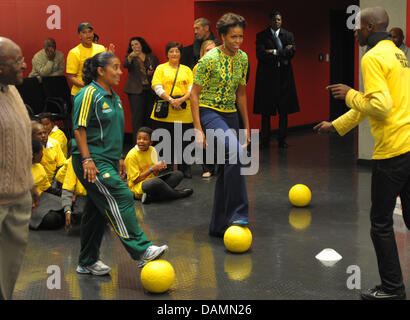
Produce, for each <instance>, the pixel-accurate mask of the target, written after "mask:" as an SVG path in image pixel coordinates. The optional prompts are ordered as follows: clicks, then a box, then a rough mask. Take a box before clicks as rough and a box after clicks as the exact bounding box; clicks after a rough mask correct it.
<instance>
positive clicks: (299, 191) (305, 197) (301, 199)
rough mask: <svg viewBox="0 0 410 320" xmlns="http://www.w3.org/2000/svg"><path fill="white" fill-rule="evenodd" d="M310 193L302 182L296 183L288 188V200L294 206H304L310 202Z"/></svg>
mask: <svg viewBox="0 0 410 320" xmlns="http://www.w3.org/2000/svg"><path fill="white" fill-rule="evenodd" d="M311 199H312V193H311V192H310V189H309V188H308V187H307V186H305V185H304V184H296V185H294V186H293V187H292V188H291V189H290V190H289V200H290V202H291V203H292V204H293V205H294V206H296V207H305V206H307V205H308V204H309V203H310V200H311Z"/></svg>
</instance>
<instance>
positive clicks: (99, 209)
mask: <svg viewBox="0 0 410 320" xmlns="http://www.w3.org/2000/svg"><path fill="white" fill-rule="evenodd" d="M93 160H94V163H95V165H96V167H97V169H98V171H99V174H97V180H96V181H95V183H90V182H88V181H87V180H84V171H83V166H82V163H81V156H80V155H75V154H74V155H73V168H74V171H75V174H76V175H77V177H78V179H79V180H80V181H81V183H82V184H83V186H84V188H85V189H86V190H87V204H86V206H85V209H84V212H83V216H82V218H81V229H80V238H81V251H80V257H79V265H80V266H82V267H86V266H89V265H92V264H94V263H95V262H96V261H98V260H99V252H100V246H101V241H102V237H103V234H104V228H105V225H106V222H107V221H108V222H109V223H110V224H111V226H112V227H113V229H114V230H115V233H116V234H117V236H118V237H119V239H120V240H121V242H122V244H123V245H124V247H125V249H126V250H127V251H128V253H129V254H130V256H131V257H132V259H134V260H139V259H140V258H141V256H142V255H143V254H144V252H145V250H146V249H147V248H148V247H149V246H150V245H152V242H151V241H149V240H148V239H147V238H146V236H145V234H144V232H143V231H142V229H141V228H140V226H139V225H138V219H137V216H136V213H135V209H134V197H133V194H132V192H131V191H130V190H129V189H128V186H127V185H126V183H125V182H124V181H122V180H121V178H120V176H119V173H118V170H119V163H118V161H110V160H107V159H99V158H95V157H93Z"/></svg>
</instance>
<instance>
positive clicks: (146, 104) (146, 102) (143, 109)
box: [128, 89, 154, 144]
mask: <svg viewBox="0 0 410 320" xmlns="http://www.w3.org/2000/svg"><path fill="white" fill-rule="evenodd" d="M128 100H129V102H130V110H131V121H132V142H133V144H135V143H136V139H137V137H136V135H137V131H138V129H139V128H141V127H143V126H148V123H149V121H148V120H149V117H150V115H151V112H152V107H153V104H154V95H153V93H152V90H151V89H149V90H143V91H142V93H141V94H128Z"/></svg>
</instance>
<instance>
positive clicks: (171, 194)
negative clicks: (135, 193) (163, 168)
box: [141, 171, 184, 201]
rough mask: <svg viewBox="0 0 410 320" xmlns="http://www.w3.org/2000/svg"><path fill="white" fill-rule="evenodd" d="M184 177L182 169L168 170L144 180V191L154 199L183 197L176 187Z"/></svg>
mask: <svg viewBox="0 0 410 320" xmlns="http://www.w3.org/2000/svg"><path fill="white" fill-rule="evenodd" d="M183 178H184V174H183V173H182V172H181V171H171V172H167V173H165V174H163V175H161V176H158V177H156V178H153V179H149V180H147V181H144V182H143V183H142V185H141V187H142V191H144V192H145V193H147V194H148V195H149V196H150V197H151V199H152V200H154V201H164V200H174V199H179V198H181V193H180V192H179V191H177V190H175V187H176V186H177V185H178V184H179V183H180V182H181V180H182V179H183Z"/></svg>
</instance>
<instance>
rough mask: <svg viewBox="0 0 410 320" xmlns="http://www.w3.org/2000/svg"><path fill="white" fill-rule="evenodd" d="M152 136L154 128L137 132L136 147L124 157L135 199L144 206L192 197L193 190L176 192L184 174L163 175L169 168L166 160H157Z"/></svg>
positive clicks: (170, 173) (129, 183)
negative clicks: (153, 202) (155, 202)
mask: <svg viewBox="0 0 410 320" xmlns="http://www.w3.org/2000/svg"><path fill="white" fill-rule="evenodd" d="M151 134H152V129H150V128H147V127H141V128H140V129H139V130H138V132H137V144H136V146H135V147H134V148H132V149H131V150H130V152H128V154H127V157H126V158H125V161H124V164H125V168H126V170H127V182H128V187H129V189H130V190H131V191H132V192H133V193H134V196H135V198H137V199H141V202H142V203H145V204H146V203H149V202H152V201H163V200H173V199H179V198H184V197H188V196H190V195H191V194H192V193H193V190H192V189H182V190H177V189H175V188H176V186H177V185H178V184H179V183H180V182H181V180H182V179H183V177H184V176H183V173H182V172H181V171H171V172H167V173H164V171H165V169H166V168H167V165H166V164H165V162H164V161H158V154H157V151H156V150H155V148H154V147H153V146H152V141H151ZM161 172H163V173H162V174H161Z"/></svg>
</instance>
